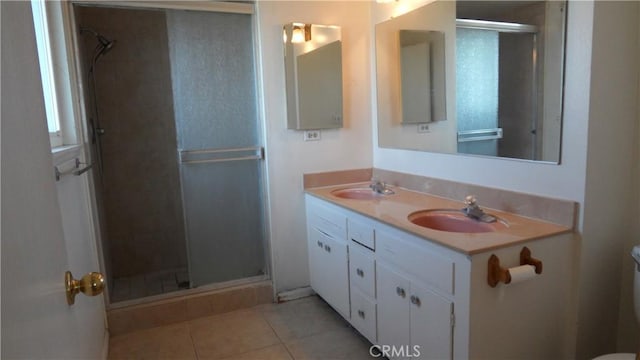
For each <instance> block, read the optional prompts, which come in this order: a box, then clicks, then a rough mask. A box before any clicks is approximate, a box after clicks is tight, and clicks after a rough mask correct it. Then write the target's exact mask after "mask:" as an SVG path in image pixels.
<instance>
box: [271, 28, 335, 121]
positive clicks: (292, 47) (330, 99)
mask: <svg viewBox="0 0 640 360" xmlns="http://www.w3.org/2000/svg"><path fill="white" fill-rule="evenodd" d="M283 41H284V64H285V77H286V79H285V80H286V92H287V128H289V129H296V130H311V129H332V128H341V127H342V41H341V31H340V27H337V26H325V25H316V24H303V23H290V24H287V25H285V26H284V29H283Z"/></svg>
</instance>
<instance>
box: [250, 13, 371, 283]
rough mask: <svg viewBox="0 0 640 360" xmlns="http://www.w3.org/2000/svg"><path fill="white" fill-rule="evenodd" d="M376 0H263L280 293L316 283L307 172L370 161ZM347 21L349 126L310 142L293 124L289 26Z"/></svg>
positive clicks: (274, 249)
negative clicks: (311, 270) (287, 72)
mask: <svg viewBox="0 0 640 360" xmlns="http://www.w3.org/2000/svg"><path fill="white" fill-rule="evenodd" d="M370 6H371V5H370V3H369V2H364V1H358V2H349V1H340V2H325V1H312V2H305V1H259V2H257V12H258V32H259V34H258V36H259V46H260V54H259V57H260V59H259V64H260V66H261V69H260V71H261V72H262V74H261V76H262V82H263V84H262V85H263V90H262V92H263V94H264V114H263V115H264V117H265V121H266V129H265V131H266V139H267V142H266V161H267V171H268V175H269V179H270V180H269V185H268V188H269V198H270V199H269V202H270V204H269V207H270V213H271V214H270V216H271V232H270V237H271V257H272V270H271V271H272V273H273V277H274V279H275V284H274V285H275V288H276V291H277V292H281V291H284V290H289V289H294V288H297V287H301V286H308V285H309V274H308V261H307V243H306V241H305V239H306V226H305V215H304V198H303V190H302V174H304V173H312V172H322V171H330V170H344V169H355V168H367V167H371V164H372V154H371V147H372V144H371V125H370V124H371V113H370V109H371V102H370V101H371V98H370V94H371V81H370V76H371V74H370V73H369V69H370V62H371V57H370V54H371V48H370V39H371V32H370V19H371V16H370ZM290 22H305V23H306V22H311V23H315V24H321V25H339V26H341V27H342V41H343V65H342V66H343V68H342V69H343V83H344V84H343V97H344V104H343V105H344V107H343V109H344V110H343V111H344V128H342V129H337V130H323V131H322V139H321V140H320V141H317V142H304V141H303V139H302V137H303V133H302V132H301V131H294V130H287V114H286V97H285V90H284V89H285V86H284V85H285V77H284V57H283V54H284V50H283V43H282V26H283V25H284V24H286V23H290Z"/></svg>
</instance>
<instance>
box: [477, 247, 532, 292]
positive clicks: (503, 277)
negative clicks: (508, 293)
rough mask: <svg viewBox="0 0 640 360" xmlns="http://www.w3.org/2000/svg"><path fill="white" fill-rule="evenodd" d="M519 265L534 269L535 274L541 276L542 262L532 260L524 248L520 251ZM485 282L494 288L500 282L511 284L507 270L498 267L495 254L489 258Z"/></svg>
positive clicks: (526, 248) (498, 260)
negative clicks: (529, 266)
mask: <svg viewBox="0 0 640 360" xmlns="http://www.w3.org/2000/svg"><path fill="white" fill-rule="evenodd" d="M520 265H521V266H522V265H531V266H533V267H535V273H536V274H542V261H540V260H538V259H536V258H533V257H532V256H531V250H529V248H528V247H526V246H525V247H524V248H522V251H520ZM487 282H488V283H489V286H491V287H496V286H497V285H498V283H500V282H503V283H505V284H509V283H511V273H510V272H509V269H508V268H503V267H501V266H500V259H499V258H498V257H497V256H496V255H495V254H491V257H489V264H488V273H487Z"/></svg>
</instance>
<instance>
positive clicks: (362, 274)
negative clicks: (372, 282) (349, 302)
mask: <svg viewBox="0 0 640 360" xmlns="http://www.w3.org/2000/svg"><path fill="white" fill-rule="evenodd" d="M356 274H358V276H360V277H364V271H362V269H356Z"/></svg>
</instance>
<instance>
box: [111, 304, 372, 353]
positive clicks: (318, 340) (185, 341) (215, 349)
mask: <svg viewBox="0 0 640 360" xmlns="http://www.w3.org/2000/svg"><path fill="white" fill-rule="evenodd" d="M370 346H371V344H370V343H369V342H368V341H367V340H366V339H365V338H363V337H362V336H360V335H359V334H358V333H357V332H356V330H354V329H353V328H351V327H349V324H348V323H347V322H346V321H345V320H344V319H342V317H341V316H340V315H338V314H337V313H336V312H335V311H334V310H333V309H331V307H329V305H327V304H326V303H325V302H324V301H323V300H321V299H320V298H319V297H317V296H312V297H307V298H304V299H299V300H294V301H290V302H286V303H283V304H268V305H260V306H256V307H253V308H249V309H244V310H238V311H234V312H229V313H225V314H219V315H214V316H208V317H203V318H198V319H195V320H191V321H186V322H182V323H178V324H174V325H167V326H161V327H156V328H152V329H148V330H142V331H138V332H133V333H128V334H124V335H119V336H114V337H112V338H111V339H110V342H109V359H225V360H231V359H234V360H272V359H273V360H294V359H295V360H298V359H327V360H328V359H335V360H340V359H344V360H358V359H372V357H371V356H370V355H369V347H370Z"/></svg>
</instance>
